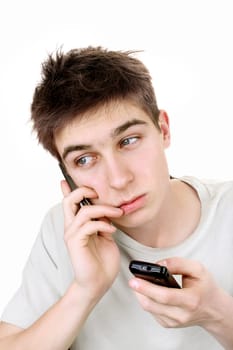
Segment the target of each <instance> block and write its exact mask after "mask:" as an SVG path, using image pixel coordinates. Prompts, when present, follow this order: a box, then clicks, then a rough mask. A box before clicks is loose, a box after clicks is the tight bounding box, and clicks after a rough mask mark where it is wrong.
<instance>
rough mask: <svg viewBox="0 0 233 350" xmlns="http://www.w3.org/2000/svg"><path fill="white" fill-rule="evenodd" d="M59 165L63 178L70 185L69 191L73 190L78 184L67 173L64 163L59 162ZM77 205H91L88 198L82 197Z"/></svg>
mask: <svg viewBox="0 0 233 350" xmlns="http://www.w3.org/2000/svg"><path fill="white" fill-rule="evenodd" d="M59 167H60V169H61V171H62V174H63V176H64V178H65V179H66V181H67V183H68V185H69V186H70V189H71V191H74V190H75V189H76V188H77V187H78V186H77V185H76V184H75V182H74V180H73V179H72V177H71V176H70V175H69V174H68V173H67V171H66V168H65V166H64V164H62V163H59ZM79 205H80V206H81V207H82V206H83V205H91V201H90V199H88V198H83V199H82V200H81V202H80V203H79Z"/></svg>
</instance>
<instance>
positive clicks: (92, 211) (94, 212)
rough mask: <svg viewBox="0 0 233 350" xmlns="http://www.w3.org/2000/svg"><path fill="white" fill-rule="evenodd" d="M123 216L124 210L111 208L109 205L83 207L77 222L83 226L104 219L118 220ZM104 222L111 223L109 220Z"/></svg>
mask: <svg viewBox="0 0 233 350" xmlns="http://www.w3.org/2000/svg"><path fill="white" fill-rule="evenodd" d="M121 215H123V210H122V209H120V208H115V207H110V206H107V205H90V206H83V207H82V208H81V209H80V210H79V213H78V215H77V216H76V218H75V220H76V221H78V222H79V224H80V225H83V224H84V223H85V222H87V221H89V220H95V219H97V220H98V219H101V220H102V218H117V217H120V216H121ZM103 221H106V222H109V220H105V219H103Z"/></svg>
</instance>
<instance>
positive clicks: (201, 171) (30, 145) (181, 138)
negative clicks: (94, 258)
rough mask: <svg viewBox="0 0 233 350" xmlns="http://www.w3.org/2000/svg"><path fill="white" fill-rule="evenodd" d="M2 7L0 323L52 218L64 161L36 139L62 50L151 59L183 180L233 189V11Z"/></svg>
mask: <svg viewBox="0 0 233 350" xmlns="http://www.w3.org/2000/svg"><path fill="white" fill-rule="evenodd" d="M3 4H4V2H1V5H0V39H1V40H0V45H1V46H0V121H1V123H0V128H1V129H0V133H1V134H0V143H1V144H0V152H1V158H0V162H1V164H0V169H1V174H0V179H1V181H0V186H1V190H0V203H1V222H0V225H1V226H0V227H1V229H0V281H1V282H0V283H1V286H0V313H1V311H2V310H3V307H4V305H6V303H7V301H8V300H9V298H10V297H11V296H12V293H13V292H14V290H15V289H16V288H17V286H18V285H19V283H20V279H21V272H22V269H23V266H24V263H25V261H26V259H27V257H28V254H29V252H30V248H31V246H32V244H33V242H34V239H35V237H36V234H37V233H38V230H39V227H40V224H41V220H42V218H43V216H44V214H45V213H46V211H47V210H48V209H49V208H50V207H51V206H52V205H54V204H55V203H57V202H58V201H60V200H61V198H62V196H61V192H60V180H61V178H62V177H61V175H60V172H59V169H58V167H57V164H56V161H55V160H54V159H53V158H52V157H51V156H50V155H49V154H48V153H47V152H46V151H44V150H43V149H42V147H40V146H38V144H37V140H36V138H35V135H33V134H32V133H31V124H30V122H29V119H30V103H31V100H32V93H33V89H34V87H35V84H36V83H37V82H38V81H39V79H40V64H41V61H42V60H44V59H45V58H46V56H47V53H50V52H52V51H54V50H56V48H59V47H60V46H62V45H63V48H64V49H65V50H67V49H70V48H74V47H81V46H87V45H101V46H104V47H108V48H112V49H141V50H144V51H145V53H144V54H142V59H143V60H144V61H145V63H146V64H147V65H148V67H149V69H150V71H151V74H152V76H153V82H154V87H155V91H156V94H157V100H158V104H159V107H160V108H163V109H165V110H166V111H167V112H168V114H169V116H170V123H171V132H172V144H171V148H170V149H169V150H168V152H167V156H168V161H169V164H170V172H171V174H173V175H174V176H180V175H195V176H199V177H205V178H207V177H208V178H218V179H233V166H232V149H233V138H232V118H233V98H232V91H233V89H232V85H233V53H232V46H233V20H232V18H233V14H232V12H233V10H232V9H231V6H232V1H231V0H229V1H224V0H219V1H214V0H211V1H205V0H199V1H187V0H170V1H168V0H167V1H166V0H161V1H157V0H151V1H149V0H144V1H137V0H132V1H130V0H128V1H127V0H122V1H120V0H117V1H111V0H106V1H104V0H103V1H102V0H98V1H94V0H93V1H87V0H83V1H72V0H66V1H59V0H54V1H49V0H47V1H42V0H40V1H33V0H31V1H23V0H21V1H17V0H15V1H10V0H9V1H7V2H5V4H4V5H3Z"/></svg>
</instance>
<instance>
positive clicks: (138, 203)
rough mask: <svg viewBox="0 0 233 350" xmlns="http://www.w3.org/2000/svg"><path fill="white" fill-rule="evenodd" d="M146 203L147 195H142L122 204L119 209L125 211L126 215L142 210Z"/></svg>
mask: <svg viewBox="0 0 233 350" xmlns="http://www.w3.org/2000/svg"><path fill="white" fill-rule="evenodd" d="M144 202H145V195H140V196H138V197H134V198H133V199H131V200H129V201H127V202H123V203H121V204H120V205H119V206H118V207H119V208H121V209H122V210H123V211H124V214H125V215H126V214H129V213H132V212H134V211H136V210H138V209H140V208H141V207H142V206H143V205H144Z"/></svg>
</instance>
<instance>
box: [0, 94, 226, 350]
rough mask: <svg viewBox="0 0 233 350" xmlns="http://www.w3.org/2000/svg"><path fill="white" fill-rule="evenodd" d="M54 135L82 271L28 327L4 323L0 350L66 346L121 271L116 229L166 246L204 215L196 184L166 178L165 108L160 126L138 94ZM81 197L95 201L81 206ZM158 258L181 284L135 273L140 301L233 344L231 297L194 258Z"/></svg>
mask: <svg viewBox="0 0 233 350" xmlns="http://www.w3.org/2000/svg"><path fill="white" fill-rule="evenodd" d="M55 141H56V147H57V150H58V152H59V154H60V155H61V157H62V159H63V163H64V164H65V166H66V169H67V171H68V172H69V174H70V175H71V177H72V178H73V180H74V181H75V183H76V184H77V185H78V188H77V189H76V190H75V191H73V192H71V191H70V189H69V186H68V184H67V183H66V181H62V183H61V185H62V191H63V194H64V200H63V208H64V217H65V233H64V237H65V243H66V245H67V249H68V252H69V255H70V258H71V261H72V264H73V268H74V273H75V279H74V282H73V283H72V285H71V286H70V288H69V289H68V290H67V293H66V294H65V295H64V297H63V298H61V300H59V302H58V303H56V304H55V305H54V306H53V307H52V308H51V309H49V310H48V311H47V312H46V313H45V314H44V315H43V316H42V317H41V318H40V319H39V320H38V321H37V322H36V323H35V324H33V325H32V326H31V327H29V328H28V329H27V330H25V331H22V330H20V329H18V328H14V327H12V326H10V325H7V324H3V325H2V326H1V327H0V338H1V337H2V340H0V350H2V349H9V350H12V349H24V350H27V349H31V346H32V344H33V349H35V350H36V349H41V348H43V349H44V350H47V349H51V348H53V349H55V350H60V349H61V350H63V349H67V348H68V347H69V346H70V345H71V344H72V342H73V340H74V338H75V337H76V336H77V334H78V333H79V330H80V328H81V327H82V325H83V323H84V322H85V320H86V318H87V317H88V315H89V314H90V312H91V311H92V309H93V308H94V307H95V305H96V304H97V303H98V301H99V300H100V299H101V297H102V296H103V295H104V293H105V292H106V291H107V290H108V289H109V288H110V287H111V285H112V283H113V281H114V280H115V278H116V276H117V273H118V271H119V263H120V256H119V251H118V247H117V245H116V244H115V241H114V240H113V238H112V234H113V232H115V230H116V227H119V228H120V229H121V230H123V231H124V232H125V233H126V234H128V235H129V236H131V237H132V238H134V239H135V240H137V241H138V242H140V243H142V244H144V245H147V246H151V247H168V246H172V245H175V244H178V243H179V242H181V241H183V240H184V239H185V238H187V237H188V236H189V235H190V234H192V232H193V230H194V229H195V228H196V227H197V225H198V223H199V219H200V201H199V199H198V196H197V194H196V192H195V191H194V190H193V189H192V188H191V187H190V186H188V185H186V184H184V183H183V182H180V181H178V180H170V179H169V171H168V166H167V161H166V156H165V150H166V149H167V148H168V147H169V145H170V129H169V120H168V116H167V114H166V113H165V111H161V113H160V116H159V128H156V126H155V125H154V124H153V122H152V121H151V119H150V118H149V116H148V115H147V114H146V113H145V112H144V111H142V110H141V109H140V107H139V106H137V105H136V104H133V103H132V102H130V101H121V102H118V103H117V102H114V103H111V104H110V105H108V106H104V107H101V108H99V109H98V110H96V111H95V112H93V111H92V112H91V113H86V115H84V116H82V118H81V119H78V118H76V119H75V120H74V121H73V122H72V123H71V124H69V125H67V126H66V127H65V128H63V129H62V130H61V131H60V132H59V133H57V134H56V135H55ZM84 197H86V198H90V199H91V201H92V203H93V205H91V206H84V207H82V208H81V209H80V210H77V203H79V202H80V201H81V200H82V199H83V198H84ZM95 219H97V220H95ZM77 256H78V261H77ZM160 263H161V264H163V265H167V267H168V268H169V270H170V271H171V273H176V274H182V275H183V288H182V289H179V290H178V289H177V290H176V289H169V288H164V287H160V286H156V285H153V284H151V283H149V282H147V281H144V280H141V279H138V278H132V279H131V280H130V281H129V287H130V288H132V289H133V290H134V291H135V295H136V297H137V299H138V301H139V303H140V305H141V306H142V308H143V309H144V310H146V311H147V312H150V313H151V314H152V315H153V316H154V318H155V319H156V320H157V321H158V322H159V323H160V324H161V325H163V326H164V327H187V326H191V325H198V326H201V327H203V328H205V329H206V330H207V331H208V332H210V333H211V334H212V335H213V336H214V337H215V338H216V339H217V340H218V341H219V342H220V343H221V344H222V345H223V346H224V347H225V349H232V347H233V325H232V322H231V321H232V313H233V301H232V297H231V296H230V295H227V294H226V293H225V292H224V291H223V290H222V289H221V288H220V287H219V286H218V285H217V284H216V282H215V281H214V279H213V277H212V276H211V275H210V273H209V272H208V271H207V270H206V269H205V268H204V266H202V265H201V264H200V263H199V262H197V261H192V260H188V259H183V258H179V257H172V258H169V259H166V260H165V261H162V262H160ZM83 271H85V273H83ZM100 272H101V273H100ZM96 276H98V278H97V277H96ZM64 315H65V317H64ZM64 320H65V321H64ZM51 324H52V325H53V327H52V329H51ZM48 329H49V330H50V331H49V332H48ZM51 330H52V331H51ZM61 330H62V331H61ZM7 334H8V335H9V337H6V335H7ZM41 334H44V335H45V336H44V337H41ZM28 344H30V346H29V345H28Z"/></svg>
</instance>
